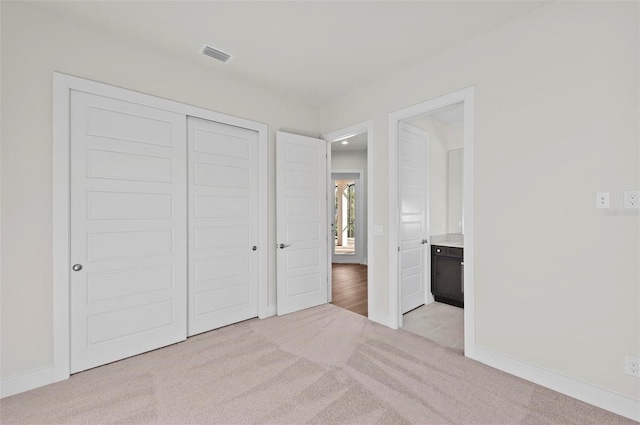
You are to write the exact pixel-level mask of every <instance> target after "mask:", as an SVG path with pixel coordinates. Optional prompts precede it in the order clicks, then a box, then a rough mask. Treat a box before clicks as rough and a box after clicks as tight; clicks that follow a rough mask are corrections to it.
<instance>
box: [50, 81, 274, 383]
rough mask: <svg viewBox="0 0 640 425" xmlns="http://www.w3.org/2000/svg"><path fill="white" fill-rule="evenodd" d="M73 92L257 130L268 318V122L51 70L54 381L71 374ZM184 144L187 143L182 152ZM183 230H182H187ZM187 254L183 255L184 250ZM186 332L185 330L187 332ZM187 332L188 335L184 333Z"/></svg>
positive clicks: (261, 276) (263, 299)
mask: <svg viewBox="0 0 640 425" xmlns="http://www.w3.org/2000/svg"><path fill="white" fill-rule="evenodd" d="M72 90H77V91H82V92H86V93H92V94H96V95H100V96H106V97H111V98H114V99H119V100H123V101H127V102H133V103H138V104H141V105H145V106H150V107H153V108H158V109H163V110H166V111H171V112H175V113H179V114H183V115H184V116H185V120H186V119H187V117H188V116H192V117H197V118H202V119H205V120H210V121H216V122H219V123H223V124H228V125H232V126H236V127H242V128H246V129H249V130H254V131H256V132H257V133H258V192H259V195H258V210H259V214H258V216H259V223H258V247H259V249H258V251H259V252H258V317H259V318H261V319H262V318H265V317H268V316H269V312H268V298H267V291H268V288H269V284H270V282H269V277H268V272H267V266H268V245H267V226H268V220H267V214H268V206H267V203H268V185H267V180H268V175H267V140H268V139H267V137H268V126H267V125H266V124H263V123H258V122H255V121H250V120H247V119H244V118H238V117H234V116H231V115H227V114H223V113H220V112H214V111H210V110H208V109H204V108H199V107H196V106H191V105H186V104H184V103H180V102H175V101H172V100H168V99H163V98H159V97H156V96H152V95H148V94H143V93H140V92H136V91H133V90H128V89H123V88H119V87H115V86H111V85H108V84H104V83H98V82H95V81H91V80H87V79H84V78H79V77H74V76H71V75H66V74H62V73H58V72H54V73H53V244H52V249H53V382H58V381H62V380H65V379H68V378H69V376H70V373H69V371H70V352H71V350H70V325H71V322H70V319H71V315H70V299H69V297H70V294H71V291H70V288H69V283H70V266H71V258H70V246H71V243H70V230H71V222H70V218H71V215H70V183H71V180H70V179H71V174H70V162H71V161H70V143H71V139H70V134H71V133H70V106H71V91H72ZM186 149H187V147H186V146H185V150H186ZM185 231H186V229H185ZM185 255H186V253H185ZM185 331H186V330H185ZM185 336H186V333H185Z"/></svg>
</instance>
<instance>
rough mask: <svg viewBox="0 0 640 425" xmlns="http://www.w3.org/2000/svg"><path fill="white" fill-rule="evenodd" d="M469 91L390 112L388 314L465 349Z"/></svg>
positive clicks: (469, 275) (468, 337)
mask: <svg viewBox="0 0 640 425" xmlns="http://www.w3.org/2000/svg"><path fill="white" fill-rule="evenodd" d="M473 96H474V93H473V88H470V89H465V90H461V91H458V92H454V93H451V94H449V95H445V96H442V97H440V98H436V99H433V100H430V101H427V102H424V103H422V104H419V105H415V106H412V107H410V108H406V109H403V110H401V111H397V112H394V113H392V114H390V116H389V134H390V149H389V152H390V160H389V167H390V168H389V170H390V171H389V180H390V182H389V188H390V195H389V196H390V198H389V202H390V223H389V228H390V232H389V233H390V234H389V244H390V246H392V247H394V248H395V246H397V251H396V250H395V249H392V250H390V251H389V278H390V285H391V288H390V295H391V303H390V310H391V319H392V321H395V324H396V325H397V327H402V328H404V329H406V330H408V331H411V332H414V333H417V334H420V335H422V336H424V337H426V338H428V339H432V340H434V341H436V342H438V343H440V344H441V345H445V346H448V347H453V348H457V349H459V350H460V351H463V352H464V353H465V354H467V355H469V354H472V353H471V351H472V349H473V347H474V346H475V338H474V335H475V321H474V307H475V305H474V299H473V289H474V286H473V258H474V245H473V230H474V229H473V212H474V211H473ZM394 319H395V320H394ZM392 325H393V323H392Z"/></svg>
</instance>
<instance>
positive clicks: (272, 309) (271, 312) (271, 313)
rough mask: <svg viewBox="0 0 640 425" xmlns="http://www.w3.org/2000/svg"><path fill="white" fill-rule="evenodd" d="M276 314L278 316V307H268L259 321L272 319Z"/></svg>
mask: <svg viewBox="0 0 640 425" xmlns="http://www.w3.org/2000/svg"><path fill="white" fill-rule="evenodd" d="M276 314H278V307H277V306H275V305H270V306H269V307H268V308H267V311H266V315H265V317H261V319H266V318H267V317H272V316H275V315H276Z"/></svg>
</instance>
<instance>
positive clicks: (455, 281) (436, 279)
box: [431, 245, 464, 307]
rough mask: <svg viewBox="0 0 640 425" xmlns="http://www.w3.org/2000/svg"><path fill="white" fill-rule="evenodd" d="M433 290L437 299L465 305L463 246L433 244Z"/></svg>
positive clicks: (458, 305)
mask: <svg viewBox="0 0 640 425" xmlns="http://www.w3.org/2000/svg"><path fill="white" fill-rule="evenodd" d="M431 292H432V293H433V295H434V297H435V299H436V301H439V302H442V303H446V304H451V305H455V306H457V307H464V261H463V249H462V248H454V247H450V246H441V245H432V246H431Z"/></svg>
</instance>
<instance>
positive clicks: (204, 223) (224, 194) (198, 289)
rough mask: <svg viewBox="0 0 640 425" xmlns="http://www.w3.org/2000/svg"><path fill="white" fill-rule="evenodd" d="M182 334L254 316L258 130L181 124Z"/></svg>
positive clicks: (208, 123)
mask: <svg viewBox="0 0 640 425" xmlns="http://www.w3.org/2000/svg"><path fill="white" fill-rule="evenodd" d="M188 134H189V135H188V144H189V335H190V336H191V335H194V334H197V333H201V332H205V331H208V330H211V329H215V328H219V327H221V326H226V325H229V324H231V323H236V322H239V321H242V320H246V319H250V318H253V317H256V316H257V315H258V273H257V271H258V254H257V249H258V246H257V240H258V133H257V132H256V131H253V130H248V129H244V128H239V127H234V126H231V125H227V124H221V123H216V122H212V121H207V120H203V119H199V118H193V117H189V119H188Z"/></svg>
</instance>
